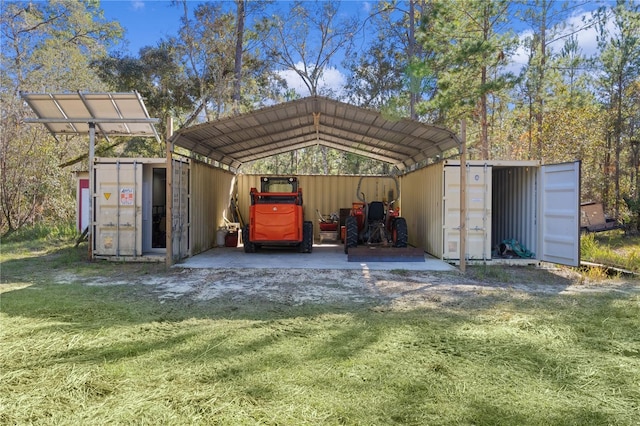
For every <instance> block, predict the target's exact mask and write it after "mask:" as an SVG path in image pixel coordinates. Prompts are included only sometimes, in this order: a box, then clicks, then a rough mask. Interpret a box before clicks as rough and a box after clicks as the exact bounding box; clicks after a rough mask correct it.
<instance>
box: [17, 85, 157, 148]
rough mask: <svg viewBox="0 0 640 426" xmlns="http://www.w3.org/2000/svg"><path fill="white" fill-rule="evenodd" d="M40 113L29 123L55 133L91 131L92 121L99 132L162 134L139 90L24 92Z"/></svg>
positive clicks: (142, 134)
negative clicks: (125, 91)
mask: <svg viewBox="0 0 640 426" xmlns="http://www.w3.org/2000/svg"><path fill="white" fill-rule="evenodd" d="M20 95H21V96H22V98H23V99H24V100H25V102H26V103H27V104H28V105H29V106H30V107H31V109H32V110H33V112H35V113H36V115H37V116H38V118H37V119H26V120H25V122H28V123H42V124H44V125H45V127H46V128H47V130H49V132H51V134H53V135H61V134H67V135H74V134H89V123H93V124H95V129H96V133H97V134H102V135H103V136H104V137H105V138H108V137H109V136H146V137H155V138H156V140H157V141H158V142H159V141H160V138H159V137H158V134H157V132H156V129H155V127H154V126H153V123H156V122H158V119H156V118H150V117H149V113H148V112H147V108H146V107H145V106H144V101H143V100H142V97H141V96H140V94H139V93H138V92H127V93H85V92H77V93H21V94H20Z"/></svg>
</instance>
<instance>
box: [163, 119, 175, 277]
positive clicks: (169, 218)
mask: <svg viewBox="0 0 640 426" xmlns="http://www.w3.org/2000/svg"><path fill="white" fill-rule="evenodd" d="M171 136H173V118H172V117H168V118H167V164H166V167H167V171H166V189H165V191H166V193H167V194H166V203H167V208H166V210H165V217H166V219H165V224H166V228H165V235H166V237H165V246H166V255H165V256H166V258H165V263H166V265H167V267H169V266H171V265H172V264H173V232H172V230H173V161H172V160H173V154H172V153H173V141H172V140H171Z"/></svg>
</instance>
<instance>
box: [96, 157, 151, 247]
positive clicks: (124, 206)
mask: <svg viewBox="0 0 640 426" xmlns="http://www.w3.org/2000/svg"><path fill="white" fill-rule="evenodd" d="M94 179H95V192H94V194H93V196H94V206H95V208H94V218H95V220H94V224H93V235H94V237H93V242H94V247H93V253H94V255H96V256H140V255H141V254H142V164H140V163H136V162H133V163H122V162H115V163H99V164H96V165H95V166H94Z"/></svg>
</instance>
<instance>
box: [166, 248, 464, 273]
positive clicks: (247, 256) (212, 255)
mask: <svg viewBox="0 0 640 426" xmlns="http://www.w3.org/2000/svg"><path fill="white" fill-rule="evenodd" d="M174 267H176V268H188V269H189V268H191V269H199V268H240V269H247V268H256V269H370V270H392V269H404V270H408V271H454V270H456V268H455V267H454V266H452V265H450V264H448V263H446V262H443V261H442V260H440V259H436V258H434V257H431V256H429V255H428V254H426V253H425V261H424V262H415V261H414V262H349V261H348V259H347V255H346V254H345V253H344V246H343V245H342V244H318V245H314V246H313V252H312V253H298V252H297V249H278V248H273V249H267V248H264V249H261V250H259V251H258V252H257V253H245V252H244V248H243V247H221V248H213V249H210V250H207V251H206V252H204V253H201V254H198V255H196V256H193V257H189V258H187V259H185V260H184V261H183V262H181V263H178V264H176V265H174Z"/></svg>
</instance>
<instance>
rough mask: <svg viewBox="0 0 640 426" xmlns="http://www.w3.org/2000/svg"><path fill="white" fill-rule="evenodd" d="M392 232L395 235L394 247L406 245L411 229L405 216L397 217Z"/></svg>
mask: <svg viewBox="0 0 640 426" xmlns="http://www.w3.org/2000/svg"><path fill="white" fill-rule="evenodd" d="M391 228H392V230H391V234H392V235H393V246H394V247H406V246H407V242H408V240H409V231H408V230H407V221H406V219H405V218H404V217H397V218H396V219H395V220H394V221H393V224H392V225H391Z"/></svg>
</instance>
